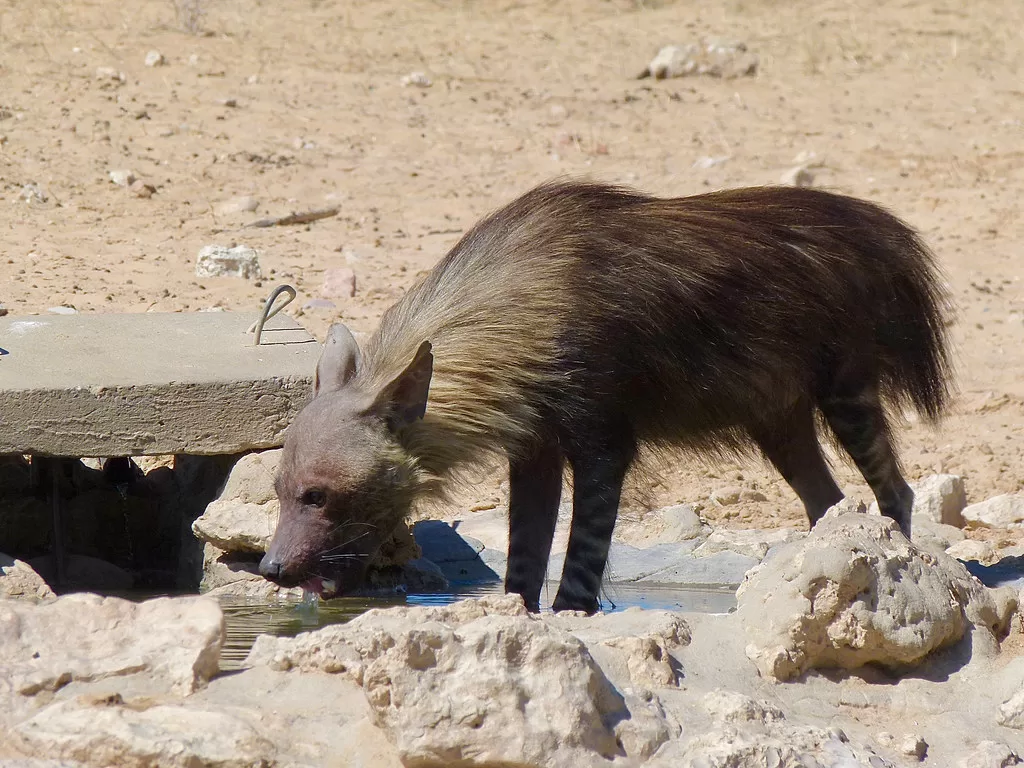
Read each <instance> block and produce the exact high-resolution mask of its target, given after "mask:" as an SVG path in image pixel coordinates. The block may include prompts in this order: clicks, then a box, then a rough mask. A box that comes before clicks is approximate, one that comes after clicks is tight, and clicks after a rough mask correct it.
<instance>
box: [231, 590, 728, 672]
mask: <svg viewBox="0 0 1024 768" xmlns="http://www.w3.org/2000/svg"><path fill="white" fill-rule="evenodd" d="M556 591H557V584H551V585H549V588H548V593H547V595H546V596H545V598H542V604H543V603H544V602H545V599H546V604H547V605H550V604H551V601H552V600H553V599H554V596H555V592H556ZM502 592H503V589H502V586H501V585H500V584H486V585H477V586H472V587H461V588H458V589H456V590H453V591H451V592H445V593H436V594H433V593H432V594H409V595H392V596H388V597H373V598H359V597H343V598H337V599H334V600H326V601H316V600H307V601H305V602H273V603H269V602H259V601H253V600H247V599H244V598H221V600H220V602H221V606H222V607H223V609H224V620H225V625H226V635H227V636H226V638H225V642H224V647H223V649H222V650H221V669H223V670H232V669H238V668H239V667H240V666H241V665H242V662H244V661H245V657H246V655H248V653H249V649H250V648H252V644H253V643H254V642H255V641H256V638H257V637H258V636H259V635H276V636H278V637H294V636H295V635H297V634H299V633H300V632H309V631H311V630H314V629H319V628H320V627H325V626H328V625H330V624H344V623H345V622H347V621H351V620H352V619H354V618H355V617H356V616H358V615H360V614H361V613H365V612H366V611H368V610H370V609H371V608H386V607H388V606H392V605H446V604H448V603H451V602H454V601H455V600H462V599H464V598H468V597H482V596H484V595H500V594H502ZM601 604H602V608H603V610H605V611H606V612H612V611H622V610H625V609H627V608H632V607H641V608H648V609H655V608H660V609H664V610H670V611H699V612H702V613H727V612H729V611H731V610H732V609H733V608H734V607H735V605H736V596H735V594H734V592H733V591H732V590H728V589H680V588H679V587H672V586H657V585H649V584H643V585H639V584H609V585H607V586H605V588H604V591H603V593H602V596H601ZM548 610H550V609H548Z"/></svg>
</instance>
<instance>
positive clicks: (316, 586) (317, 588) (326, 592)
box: [299, 576, 338, 598]
mask: <svg viewBox="0 0 1024 768" xmlns="http://www.w3.org/2000/svg"><path fill="white" fill-rule="evenodd" d="M299 586H300V587H302V589H303V590H304V591H306V592H312V593H313V594H315V595H319V596H320V597H323V598H328V597H334V595H336V594H337V592H338V582H336V581H335V580H334V579H325V578H324V577H323V576H314V577H313V578H312V579H307V580H306V581H304V582H302V583H301V584H299Z"/></svg>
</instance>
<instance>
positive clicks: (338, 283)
mask: <svg viewBox="0 0 1024 768" xmlns="http://www.w3.org/2000/svg"><path fill="white" fill-rule="evenodd" d="M320 293H321V295H323V296H324V297H325V298H328V299H350V298H352V297H353V296H355V295H356V273H355V271H354V270H352V269H351V268H349V267H342V268H340V269H328V270H327V271H326V272H324V282H323V285H322V286H321V287H320Z"/></svg>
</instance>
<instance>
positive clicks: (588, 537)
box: [552, 437, 636, 613]
mask: <svg viewBox="0 0 1024 768" xmlns="http://www.w3.org/2000/svg"><path fill="white" fill-rule="evenodd" d="M591 450H592V451H593V452H588V453H585V454H582V455H570V456H569V462H570V464H571V465H572V474H573V498H572V525H571V527H570V528H569V548H568V549H567V550H566V553H565V565H564V567H563V568H562V581H561V583H560V584H559V586H558V594H557V595H556V596H555V602H554V604H553V606H552V607H553V608H554V610H556V611H585V612H586V613H595V612H597V610H598V608H599V607H600V604H599V601H598V594H599V593H600V590H601V579H602V578H603V576H604V569H605V565H606V564H607V562H608V549H609V548H610V547H611V543H612V533H613V531H614V530H615V518H616V516H617V515H618V512H619V499H620V497H621V495H622V482H623V480H624V479H625V476H626V471H627V470H628V469H629V465H630V463H631V462H632V460H633V456H634V454H635V452H636V447H635V443H634V442H633V440H632V439H631V438H625V437H624V438H623V439H622V440H620V441H618V442H616V443H608V442H603V444H602V445H601V447H600V449H597V450H594V448H592V449H591Z"/></svg>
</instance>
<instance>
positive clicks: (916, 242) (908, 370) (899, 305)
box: [879, 224, 953, 423]
mask: <svg viewBox="0 0 1024 768" xmlns="http://www.w3.org/2000/svg"><path fill="white" fill-rule="evenodd" d="M885 234H886V236H887V240H889V241H890V242H888V243H887V248H886V250H887V252H888V254H889V255H890V258H892V256H893V255H894V254H898V257H897V258H898V259H899V262H900V266H901V268H900V269H895V270H893V271H892V273H891V277H890V283H889V288H890V290H891V291H892V299H893V301H894V305H893V306H894V307H895V308H896V311H895V312H893V313H891V315H890V317H889V319H888V322H887V323H886V324H885V325H884V326H883V327H882V329H881V334H882V338H880V339H879V342H880V344H881V346H882V348H883V349H885V350H886V351H887V353H888V355H889V357H890V365H889V366H887V370H885V371H884V372H883V374H882V381H881V385H882V394H883V396H884V397H885V398H886V399H887V400H889V401H890V402H892V403H895V404H898V405H900V406H906V405H913V407H914V409H915V410H916V411H917V412H918V413H919V414H920V415H921V416H922V417H924V418H927V419H928V420H929V421H931V422H933V423H934V422H937V421H938V420H939V419H940V418H941V417H942V415H943V413H944V412H945V410H946V408H947V407H948V405H949V401H950V397H951V390H952V379H953V366H952V361H951V357H950V351H949V346H948V334H947V321H948V319H949V314H950V311H951V302H950V300H949V296H948V294H947V292H946V289H945V287H944V285H943V281H942V277H941V275H940V273H939V270H938V267H937V266H936V264H935V258H934V256H933V254H932V253H931V251H930V250H929V249H928V247H927V246H926V245H925V244H924V242H923V241H922V240H921V238H920V237H919V236H918V235H917V234H916V233H914V232H913V231H912V230H910V229H908V228H907V227H905V226H903V225H902V224H900V225H899V226H898V227H896V228H893V227H891V226H890V227H887V228H886V232H885Z"/></svg>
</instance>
